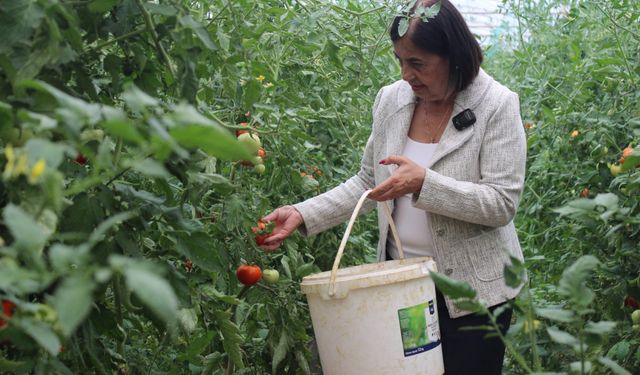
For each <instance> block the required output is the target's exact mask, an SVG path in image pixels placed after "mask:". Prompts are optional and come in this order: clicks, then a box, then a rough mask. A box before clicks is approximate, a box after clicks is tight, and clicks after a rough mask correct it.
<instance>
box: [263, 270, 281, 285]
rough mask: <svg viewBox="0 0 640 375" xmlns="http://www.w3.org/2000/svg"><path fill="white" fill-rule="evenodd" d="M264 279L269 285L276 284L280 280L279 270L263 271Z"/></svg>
mask: <svg viewBox="0 0 640 375" xmlns="http://www.w3.org/2000/svg"><path fill="white" fill-rule="evenodd" d="M262 279H263V280H264V281H265V282H266V283H267V284H275V283H277V282H278V280H279V279H280V273H279V272H278V270H264V271H262Z"/></svg>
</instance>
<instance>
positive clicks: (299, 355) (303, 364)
mask: <svg viewBox="0 0 640 375" xmlns="http://www.w3.org/2000/svg"><path fill="white" fill-rule="evenodd" d="M296 362H298V366H300V370H302V373H303V374H305V375H311V368H310V367H309V361H307V357H305V356H304V353H303V352H302V351H300V350H296Z"/></svg>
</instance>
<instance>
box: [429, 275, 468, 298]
mask: <svg viewBox="0 0 640 375" xmlns="http://www.w3.org/2000/svg"><path fill="white" fill-rule="evenodd" d="M431 278H432V279H433V282H434V283H435V284H436V288H438V290H440V292H442V294H444V295H446V296H448V297H450V298H453V299H457V298H468V299H473V298H475V297H476V291H475V290H473V288H472V287H471V285H469V284H468V283H467V282H465V281H458V280H454V279H452V278H450V277H447V276H445V275H444V274H441V273H439V272H431Z"/></svg>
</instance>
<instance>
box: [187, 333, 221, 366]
mask: <svg viewBox="0 0 640 375" xmlns="http://www.w3.org/2000/svg"><path fill="white" fill-rule="evenodd" d="M215 334H216V332H213V331H209V332H203V333H202V334H200V335H199V336H196V337H195V338H191V339H190V341H189V346H188V347H187V349H186V350H185V351H184V352H183V353H181V354H179V355H178V358H181V359H184V360H193V359H194V358H196V357H197V356H198V355H200V354H201V353H202V352H203V351H204V350H205V349H206V348H207V346H209V344H211V341H212V340H213V337H214V336H215Z"/></svg>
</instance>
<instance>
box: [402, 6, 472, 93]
mask: <svg viewBox="0 0 640 375" xmlns="http://www.w3.org/2000/svg"><path fill="white" fill-rule="evenodd" d="M434 3H436V1H434V0H426V1H425V0H418V1H417V2H416V5H415V6H414V9H411V13H413V11H414V10H415V7H416V6H418V5H420V4H424V5H432V4H434ZM402 18H406V16H402V15H398V16H396V18H395V19H394V20H393V23H392V24H391V30H390V31H389V34H390V36H391V40H392V41H393V42H396V41H397V40H399V39H400V38H401V36H400V34H399V33H398V25H399V23H400V20H401V19H402ZM403 37H408V38H410V39H411V42H413V44H414V45H415V46H416V47H418V48H420V49H422V50H424V51H426V52H429V53H435V54H437V55H440V56H442V57H445V58H447V59H449V89H450V90H453V91H454V92H460V91H462V90H464V89H465V88H466V87H467V86H469V84H471V82H472V81H473V79H474V78H475V77H476V76H477V75H478V72H479V71H480V64H482V49H481V48H480V44H478V41H477V40H476V38H475V37H474V36H473V34H472V33H471V30H469V26H467V23H466V22H465V21H464V18H462V15H461V14H460V12H459V11H458V10H457V9H456V8H455V7H454V6H453V4H451V3H450V2H449V1H447V0H441V6H440V12H438V15H436V16H435V18H430V19H429V22H424V21H422V20H421V19H420V18H418V17H415V18H411V21H410V23H409V30H408V31H407V33H406V34H405V35H403Z"/></svg>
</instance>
